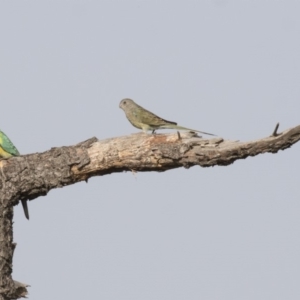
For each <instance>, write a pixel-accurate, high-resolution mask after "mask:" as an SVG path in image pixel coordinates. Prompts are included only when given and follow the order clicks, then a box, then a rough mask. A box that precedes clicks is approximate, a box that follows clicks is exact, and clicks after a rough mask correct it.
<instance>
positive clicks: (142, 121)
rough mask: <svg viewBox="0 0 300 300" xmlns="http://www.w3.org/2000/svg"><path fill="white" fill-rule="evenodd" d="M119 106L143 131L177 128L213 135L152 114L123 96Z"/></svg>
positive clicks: (131, 121)
mask: <svg viewBox="0 0 300 300" xmlns="http://www.w3.org/2000/svg"><path fill="white" fill-rule="evenodd" d="M119 107H120V108H121V109H123V110H124V112H125V114H126V117H127V119H128V121H129V122H130V123H131V124H132V125H133V126H134V127H136V128H138V129H142V130H143V131H144V132H147V131H148V130H152V133H155V130H157V129H178V130H188V131H193V132H200V133H203V134H208V135H213V136H215V134H212V133H207V132H203V131H199V130H195V129H190V128H186V127H182V126H179V125H177V123H176V122H172V121H167V120H165V119H162V118H160V117H159V116H157V115H155V114H153V113H152V112H150V111H148V110H147V109H145V108H143V107H141V106H140V105H138V104H136V103H135V102H134V101H133V100H132V99H129V98H125V99H123V100H121V102H120V104H119Z"/></svg>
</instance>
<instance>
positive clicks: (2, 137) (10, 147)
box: [0, 131, 20, 158]
mask: <svg viewBox="0 0 300 300" xmlns="http://www.w3.org/2000/svg"><path fill="white" fill-rule="evenodd" d="M0 147H1V148H2V149H3V150H4V152H6V155H7V157H11V156H18V155H20V153H19V151H18V149H17V148H16V147H15V146H14V144H13V143H12V142H11V140H10V139H9V138H8V136H7V135H6V134H5V133H4V132H2V131H0ZM1 152H2V151H1ZM1 155H2V153H1V154H0V156H1ZM4 155H5V154H4ZM7 157H5V158H7Z"/></svg>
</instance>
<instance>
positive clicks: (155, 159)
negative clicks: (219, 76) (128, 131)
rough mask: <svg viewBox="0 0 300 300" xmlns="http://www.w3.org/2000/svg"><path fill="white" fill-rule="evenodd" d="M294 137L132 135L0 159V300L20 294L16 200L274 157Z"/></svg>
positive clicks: (295, 133) (299, 132)
mask: <svg viewBox="0 0 300 300" xmlns="http://www.w3.org/2000/svg"><path fill="white" fill-rule="evenodd" d="M299 139H300V126H297V127H295V128H292V129H289V130H286V131H285V132H283V133H281V134H277V129H275V130H274V132H273V134H272V135H271V136H270V137H267V138H263V139H260V140H255V141H250V142H238V141H225V140H223V139H222V138H213V139H209V140H206V139H202V138H200V137H198V136H197V135H195V134H194V133H191V132H188V133H180V134H179V133H172V134H155V135H150V134H144V133H138V134H132V135H130V136H125V137H118V138H111V139H107V140H103V141H98V140H97V139H96V138H92V139H90V140H87V141H85V142H82V143H80V144H78V145H75V146H70V147H61V148H52V149H51V150H49V151H46V152H44V153H35V154H29V155H23V156H19V157H14V158H11V159H8V160H2V161H0V190H1V193H0V201H1V202H0V300H1V299H16V298H19V297H23V296H25V295H26V293H27V291H26V286H27V285H25V284H21V283H18V284H17V283H16V282H15V281H13V280H12V278H11V273H12V258H13V251H14V248H15V244H13V230H12V218H13V206H14V205H16V204H18V202H19V200H21V199H28V200H33V199H35V198H37V197H39V196H45V195H46V194H47V193H48V191H50V190H51V189H54V188H58V187H63V186H65V185H70V184H73V183H76V182H79V181H82V180H86V181H87V180H88V178H90V177H92V176H100V175H105V174H110V173H114V172H123V171H134V172H138V171H159V172H161V171H166V170H170V169H174V168H179V167H185V168H189V167H191V166H195V165H199V166H201V167H210V166H215V165H221V166H225V165H229V164H232V163H233V162H234V161H235V160H237V159H244V158H246V157H248V156H255V155H258V154H261V153H265V152H271V153H276V152H277V151H279V150H284V149H286V148H289V147H291V145H293V144H294V143H296V142H297V141H299Z"/></svg>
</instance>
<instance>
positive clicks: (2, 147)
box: [0, 131, 29, 220]
mask: <svg viewBox="0 0 300 300" xmlns="http://www.w3.org/2000/svg"><path fill="white" fill-rule="evenodd" d="M19 155H20V153H19V151H18V149H17V148H16V147H15V145H14V144H13V143H12V142H11V140H10V139H9V138H8V136H7V135H6V134H5V133H4V132H2V131H0V159H1V158H2V159H7V158H10V157H12V156H19ZM22 206H23V210H24V214H25V217H26V218H27V219H28V220H29V212H28V207H27V201H26V200H24V199H23V200H22Z"/></svg>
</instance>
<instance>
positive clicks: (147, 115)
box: [136, 104, 177, 127]
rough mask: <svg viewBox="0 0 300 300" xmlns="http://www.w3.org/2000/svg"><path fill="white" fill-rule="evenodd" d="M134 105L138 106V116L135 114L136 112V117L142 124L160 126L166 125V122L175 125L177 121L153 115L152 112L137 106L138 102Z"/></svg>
mask: <svg viewBox="0 0 300 300" xmlns="http://www.w3.org/2000/svg"><path fill="white" fill-rule="evenodd" d="M136 105H137V106H138V110H139V112H140V113H139V116H137V114H136V117H138V118H139V120H140V122H141V123H143V124H147V125H149V126H153V127H157V126H162V125H166V124H173V125H177V123H175V122H172V121H167V120H165V119H162V118H160V117H159V116H157V115H155V114H154V113H152V112H150V111H149V110H147V109H145V108H143V107H141V106H139V105H138V104H136Z"/></svg>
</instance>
